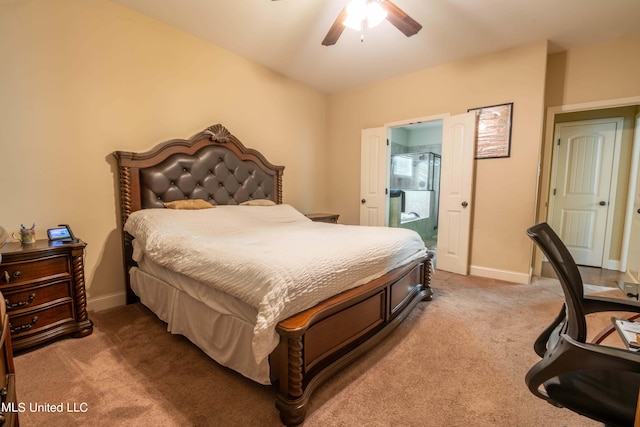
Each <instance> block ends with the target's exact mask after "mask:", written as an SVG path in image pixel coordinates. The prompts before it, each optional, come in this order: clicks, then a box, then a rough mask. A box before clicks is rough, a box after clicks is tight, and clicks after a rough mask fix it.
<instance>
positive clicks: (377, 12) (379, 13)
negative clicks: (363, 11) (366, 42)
mask: <svg viewBox="0 0 640 427" xmlns="http://www.w3.org/2000/svg"><path fill="white" fill-rule="evenodd" d="M386 18H387V12H386V11H385V10H384V9H382V6H380V3H378V2H371V3H369V4H368V5H367V23H368V24H369V28H373V27H375V26H376V25H378V24H379V23H381V22H382V21H384V20H385V19H386Z"/></svg>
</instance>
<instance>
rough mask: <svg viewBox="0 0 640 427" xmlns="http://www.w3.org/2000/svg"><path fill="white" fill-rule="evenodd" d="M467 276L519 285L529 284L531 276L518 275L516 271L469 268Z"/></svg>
mask: <svg viewBox="0 0 640 427" xmlns="http://www.w3.org/2000/svg"><path fill="white" fill-rule="evenodd" d="M469 274H471V275H473V276H479V277H487V278H489V279H496V280H504V281H505V282H514V283H521V284H525V285H526V284H529V283H531V276H529V275H528V274H526V273H518V272H516V271H506V270H497V269H495V268H487V267H477V266H474V265H472V266H470V267H469Z"/></svg>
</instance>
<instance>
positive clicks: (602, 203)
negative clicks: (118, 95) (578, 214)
mask: <svg viewBox="0 0 640 427" xmlns="http://www.w3.org/2000/svg"><path fill="white" fill-rule="evenodd" d="M598 204H599V205H600V206H607V202H605V201H604V200H603V201H601V202H600V203H598Z"/></svg>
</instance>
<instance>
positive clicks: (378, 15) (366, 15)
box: [342, 0, 387, 31]
mask: <svg viewBox="0 0 640 427" xmlns="http://www.w3.org/2000/svg"><path fill="white" fill-rule="evenodd" d="M386 17H387V12H386V11H385V10H384V9H383V8H382V6H380V3H379V2H377V1H368V0H351V2H350V3H349V4H348V5H347V18H346V19H345V20H344V21H343V22H342V24H343V25H344V26H345V27H347V28H351V29H353V30H358V31H359V30H361V29H362V24H363V22H364V21H365V20H366V21H367V26H368V27H369V28H373V27H375V26H376V25H378V24H379V23H381V22H382V21H384V20H385V18H386Z"/></svg>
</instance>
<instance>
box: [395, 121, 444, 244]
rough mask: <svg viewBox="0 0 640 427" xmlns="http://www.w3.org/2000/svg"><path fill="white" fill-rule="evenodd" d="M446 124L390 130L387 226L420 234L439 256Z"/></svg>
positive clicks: (429, 122) (418, 125) (415, 124)
mask: <svg viewBox="0 0 640 427" xmlns="http://www.w3.org/2000/svg"><path fill="white" fill-rule="evenodd" d="M442 133H443V121H442V120H434V121H428V122H422V123H414V124H409V125H402V126H396V127H390V128H389V152H390V156H389V157H390V158H389V209H388V212H387V215H388V217H387V218H388V221H387V224H388V225H389V226H390V227H401V228H407V229H410V230H414V231H416V232H417V233H418V234H419V235H420V237H422V240H423V241H424V242H425V245H426V247H427V248H428V250H429V251H431V252H434V255H435V253H436V249H437V239H438V209H439V200H440V165H441V156H442Z"/></svg>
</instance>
